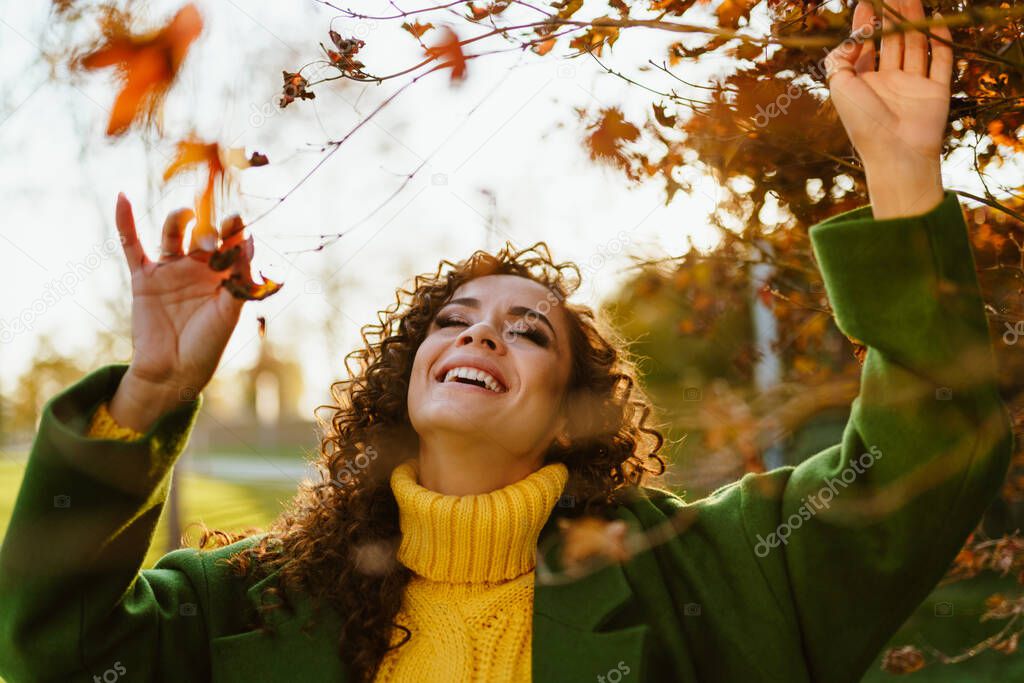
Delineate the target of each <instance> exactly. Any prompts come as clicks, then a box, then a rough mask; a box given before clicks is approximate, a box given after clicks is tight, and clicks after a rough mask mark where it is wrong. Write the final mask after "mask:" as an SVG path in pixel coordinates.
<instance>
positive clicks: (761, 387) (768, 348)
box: [750, 240, 785, 470]
mask: <svg viewBox="0 0 1024 683" xmlns="http://www.w3.org/2000/svg"><path fill="white" fill-rule="evenodd" d="M755 244H756V245H757V246H758V247H759V248H760V249H761V251H762V252H764V253H765V254H766V255H769V256H771V255H773V254H774V252H773V251H772V246H771V244H769V243H768V242H766V241H765V240H755ZM774 274H775V266H773V265H772V264H770V263H755V264H754V265H752V266H751V268H750V298H751V306H750V310H751V316H752V322H753V325H754V348H755V349H756V351H757V354H756V359H755V361H754V388H755V389H756V390H757V392H758V393H759V394H761V393H764V392H765V391H767V390H769V389H771V388H772V387H774V386H776V385H778V384H779V382H781V381H782V359H781V358H780V357H779V354H778V352H777V351H776V349H775V345H776V343H777V342H778V339H779V325H778V321H777V320H776V319H775V315H774V314H773V313H772V309H771V307H770V306H766V305H765V304H764V302H762V301H761V297H760V291H761V288H762V287H764V285H765V284H766V283H767V282H769V281H770V280H771V277H772V275H774ZM779 436H780V437H781V434H780V435H779ZM763 459H764V466H765V468H766V469H769V470H771V469H774V468H776V467H781V466H782V465H784V464H785V460H784V457H783V450H782V445H781V444H779V443H778V442H773V443H772V444H770V445H768V446H767V447H765V449H764V455H763Z"/></svg>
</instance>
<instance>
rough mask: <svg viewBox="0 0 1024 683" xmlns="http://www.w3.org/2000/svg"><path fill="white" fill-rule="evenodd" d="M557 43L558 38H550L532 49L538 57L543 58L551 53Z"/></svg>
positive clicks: (536, 44)
mask: <svg viewBox="0 0 1024 683" xmlns="http://www.w3.org/2000/svg"><path fill="white" fill-rule="evenodd" d="M555 42H557V39H556V38H548V39H547V40H545V41H542V42H540V43H535V44H534V45H533V48H532V49H533V51H534V52H536V53H537V54H538V55H540V56H541V57H543V56H544V55H546V54H547V53H549V52H551V48H553V47H554V46H555Z"/></svg>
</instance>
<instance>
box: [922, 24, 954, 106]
mask: <svg viewBox="0 0 1024 683" xmlns="http://www.w3.org/2000/svg"><path fill="white" fill-rule="evenodd" d="M933 16H934V18H935V19H936V20H938V21H942V20H943V19H942V15H941V14H939V13H938V12H936V13H935V14H934V15H933ZM931 32H932V33H933V34H934V35H936V36H938V37H939V38H942V39H943V40H946V41H948V42H949V43H952V42H953V34H952V33H950V32H949V27H948V26H946V25H945V23H943V24H942V25H941V26H938V25H937V26H932V28H931ZM929 42H930V43H931V46H932V65H931V70H930V71H929V73H928V78H930V79H932V80H933V81H935V82H937V83H941V84H942V85H944V86H946V87H947V88H948V87H949V82H950V79H951V78H952V71H953V48H952V46H951V45H948V44H946V43H940V42H939V41H937V40H935V38H932V39H931V40H930V41H929Z"/></svg>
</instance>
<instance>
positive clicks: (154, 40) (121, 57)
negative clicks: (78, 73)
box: [76, 4, 203, 136]
mask: <svg viewBox="0 0 1024 683" xmlns="http://www.w3.org/2000/svg"><path fill="white" fill-rule="evenodd" d="M202 30H203V20H202V17H201V16H200V14H199V10H197V9H196V7H195V5H193V4H188V5H185V6H184V7H182V8H181V9H180V10H178V13H177V14H176V15H175V16H174V18H173V19H172V20H171V22H170V23H169V24H167V26H165V27H164V28H162V29H159V30H156V31H151V32H149V33H146V34H141V35H133V34H132V33H130V31H129V30H128V26H127V20H126V18H125V17H124V15H122V14H117V13H111V14H108V15H107V17H106V19H105V21H104V23H103V26H102V35H103V43H102V44H101V45H100V47H99V48H97V49H96V50H94V51H92V52H91V53H89V54H87V55H85V56H83V57H81V58H80V59H79V60H77V65H76V66H79V67H81V68H84V69H88V70H96V69H103V68H106V67H111V66H112V67H115V68H116V69H117V72H118V74H119V77H120V80H121V84H122V85H121V91H120V92H119V93H118V95H117V97H116V98H115V100H114V105H113V107H111V110H110V120H109V121H108V123H107V135H109V136H117V135H120V134H122V133H124V132H125V131H126V130H128V128H129V127H130V126H131V125H132V123H133V122H135V121H137V120H140V119H144V120H145V121H147V122H149V121H152V120H153V118H154V116H155V115H156V114H157V112H158V111H159V108H160V104H161V102H162V101H163V98H164V96H165V95H166V94H167V91H168V90H169V89H170V87H171V85H172V83H173V82H174V78H175V76H177V74H178V71H179V69H180V68H181V64H182V62H183V61H184V60H185V56H186V55H187V54H188V50H189V47H190V46H191V45H192V43H193V42H194V41H195V39H196V38H197V37H198V36H199V34H200V33H201V32H202Z"/></svg>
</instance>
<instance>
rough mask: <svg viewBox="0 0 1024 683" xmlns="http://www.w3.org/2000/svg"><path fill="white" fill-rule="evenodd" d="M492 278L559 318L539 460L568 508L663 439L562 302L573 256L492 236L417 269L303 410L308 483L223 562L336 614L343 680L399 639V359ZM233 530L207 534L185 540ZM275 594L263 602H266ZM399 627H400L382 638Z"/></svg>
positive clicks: (581, 316)
mask: <svg viewBox="0 0 1024 683" xmlns="http://www.w3.org/2000/svg"><path fill="white" fill-rule="evenodd" d="M499 274H512V275H518V276H520V277H525V278H529V279H531V280H533V281H535V282H538V283H540V284H542V285H544V286H545V287H546V288H547V289H548V291H549V292H551V293H552V294H553V296H554V298H555V299H557V305H561V306H563V307H564V310H565V311H566V312H567V314H568V315H567V316H566V318H567V319H568V321H569V328H570V348H571V352H572V367H571V372H570V378H569V383H568V388H567V392H566V396H565V397H564V399H563V400H564V401H565V402H566V404H565V405H566V407H567V409H568V410H567V414H568V416H569V421H568V434H569V437H570V439H569V443H568V445H564V444H559V443H557V442H555V443H552V445H551V446H550V448H549V451H548V452H547V453H546V455H545V464H547V463H551V462H563V463H565V465H566V467H567V468H568V470H569V480H568V483H567V484H566V491H565V492H566V493H567V494H569V495H572V496H575V499H576V501H578V503H579V504H578V505H577V506H576V509H575V510H574V514H588V515H601V514H606V513H608V512H609V510H611V509H612V508H613V507H614V506H615V505H616V502H617V498H618V496H619V494H621V493H622V492H623V490H624V489H625V488H627V487H631V486H639V485H641V484H642V483H644V482H646V481H647V479H648V477H652V476H659V475H661V474H662V473H663V472H664V471H665V462H664V460H663V459H662V458H661V456H660V455H659V454H658V451H659V450H660V448H661V446H662V443H663V441H664V439H663V437H662V435H661V433H660V432H659V431H658V430H657V429H656V428H654V427H652V426H649V425H647V420H648V418H649V416H650V413H651V406H650V403H649V402H648V400H647V398H646V397H645V396H644V395H643V392H642V391H641V389H640V387H639V385H638V383H637V373H636V369H635V367H634V365H633V363H632V361H631V360H630V358H629V357H628V354H627V353H626V351H625V345H624V344H623V343H622V342H621V340H619V339H618V338H617V337H616V336H615V335H614V334H613V333H612V332H611V330H609V329H607V328H606V327H605V326H604V325H603V324H602V323H600V322H599V320H598V319H597V317H596V316H595V314H594V311H593V310H591V309H590V308H589V307H587V306H583V305H579V304H574V303H569V302H568V301H566V299H567V298H568V297H569V296H570V295H571V294H572V293H573V292H574V291H576V290H577V288H578V287H579V285H580V282H581V278H580V271H579V268H578V267H577V266H576V265H575V264H573V263H568V262H567V263H557V264H556V263H555V262H554V261H553V260H552V259H551V255H550V252H549V250H548V247H547V245H546V244H545V243H543V242H538V243H537V244H535V245H533V246H531V247H528V248H526V249H522V250H515V249H514V248H513V247H512V245H511V244H508V243H506V245H505V246H504V247H503V248H502V249H501V250H499V251H498V252H497V253H496V254H490V253H488V252H484V251H476V252H474V253H473V254H472V255H471V256H470V257H469V258H468V259H466V260H464V261H461V262H457V263H453V262H451V261H447V260H446V261H442V262H441V264H440V265H439V266H438V269H437V271H436V272H434V273H432V274H424V275H419V276H417V277H416V278H415V279H414V280H413V284H412V288H411V289H399V290H398V291H397V293H396V300H395V302H394V303H393V304H392V305H391V306H390V307H388V308H387V309H385V310H383V311H381V312H380V313H379V314H378V318H379V320H380V322H379V323H377V324H371V325H366V326H364V327H363V328H362V330H361V336H362V339H363V342H364V346H363V348H361V349H358V350H356V351H353V352H352V353H350V354H349V355H348V356H346V358H345V367H346V370H347V371H348V373H349V377H350V379H346V380H342V381H339V382H336V383H334V384H333V385H332V386H331V393H332V396H334V397H335V399H336V400H337V405H333V406H319V407H318V408H317V411H319V410H320V409H321V408H325V407H326V408H329V409H331V410H332V411H333V412H332V414H331V415H330V418H329V419H328V420H321V421H320V423H321V425H322V427H324V430H323V434H324V435H323V437H322V440H321V445H320V453H319V457H318V458H317V462H316V466H317V469H318V471H319V474H320V480H319V481H317V482H303V484H301V485H300V487H299V491H298V493H297V494H296V496H295V497H294V499H293V500H292V501H291V502H290V504H289V505H288V506H287V507H286V508H285V510H284V511H283V512H282V514H281V515H280V516H279V517H278V518H277V519H276V520H275V521H274V522H272V523H271V525H270V527H269V529H268V531H267V532H266V534H265V535H263V537H262V538H260V539H259V540H258V541H257V542H255V543H253V544H251V545H250V546H249V547H246V548H245V549H244V550H242V551H240V552H239V553H237V554H235V555H233V556H232V557H230V558H229V559H228V560H227V561H228V563H229V564H230V565H231V567H232V568H233V570H234V571H235V572H236V573H237V574H238V575H239V576H244V575H248V574H254V575H256V576H257V577H265V576H267V575H269V574H270V573H271V572H274V571H278V572H279V579H280V586H281V587H282V588H283V589H284V593H285V594H287V592H289V591H290V590H291V589H296V590H300V591H304V592H305V593H306V594H308V595H309V596H310V597H312V598H313V600H314V602H315V603H316V604H317V605H330V606H332V607H334V608H335V609H337V610H338V613H339V614H342V615H344V619H343V627H342V629H341V633H340V634H339V638H338V653H339V655H340V656H342V657H343V658H344V659H345V661H346V663H347V665H348V666H349V668H350V670H351V672H352V674H353V676H354V679H355V680H356V681H360V682H368V681H371V680H372V679H373V677H374V676H375V675H376V671H377V669H378V667H379V665H380V662H381V660H382V659H383V657H384V655H385V654H386V653H387V651H388V650H389V649H391V648H393V647H399V646H401V645H402V644H404V643H405V642H406V641H407V640H408V639H409V637H410V636H411V634H410V633H409V632H408V629H405V628H404V627H402V626H399V625H398V624H396V623H395V617H396V616H397V614H398V612H399V609H400V608H401V605H402V593H403V591H404V588H405V586H406V584H407V582H408V581H409V579H410V576H411V572H410V571H409V570H408V569H407V568H405V567H404V566H402V565H401V564H400V563H398V562H397V560H396V559H395V553H396V551H397V547H398V539H399V536H400V529H399V522H398V519H399V518H398V506H397V503H396V502H395V498H394V495H393V494H392V491H391V487H390V477H391V472H392V470H393V469H394V468H395V467H396V466H397V465H399V464H400V463H401V462H403V461H404V460H406V459H407V458H410V457H414V456H415V455H416V453H417V447H418V438H417V435H416V433H415V431H414V429H413V428H412V425H411V424H410V421H409V414H408V409H407V405H406V399H407V390H408V386H409V377H410V373H411V370H412V366H413V358H414V356H415V354H416V350H417V349H418V347H419V345H420V344H421V343H422V341H423V339H424V338H425V337H426V335H427V331H428V328H429V326H430V324H431V322H432V321H433V320H434V316H435V314H436V312H437V311H438V310H439V309H440V308H441V306H442V305H444V303H445V302H446V301H447V300H448V299H449V298H450V297H451V296H452V294H453V292H454V291H455V290H456V289H457V288H458V287H459V286H460V285H462V284H463V283H465V282H468V281H469V280H472V279H474V278H478V277H482V276H485V275H499ZM318 418H319V416H318ZM246 535H247V534H230V533H224V532H218V531H212V530H207V531H205V532H204V534H203V536H202V538H201V540H200V542H199V545H200V547H206V546H209V545H223V544H226V543H229V542H233V541H236V540H239V539H241V538H244V537H245V536H246ZM268 590H272V591H274V592H275V593H276V592H277V587H273V588H270V589H268ZM279 597H285V596H279ZM289 602H290V601H288V600H287V599H284V600H283V601H274V602H272V603H271V604H270V606H269V609H276V608H278V607H280V606H282V605H287V604H289ZM399 629H400V632H402V633H403V637H402V638H401V640H399V641H398V642H397V643H393V642H392V640H393V636H396V635H397V634H398V633H399V631H398V630H399Z"/></svg>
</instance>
